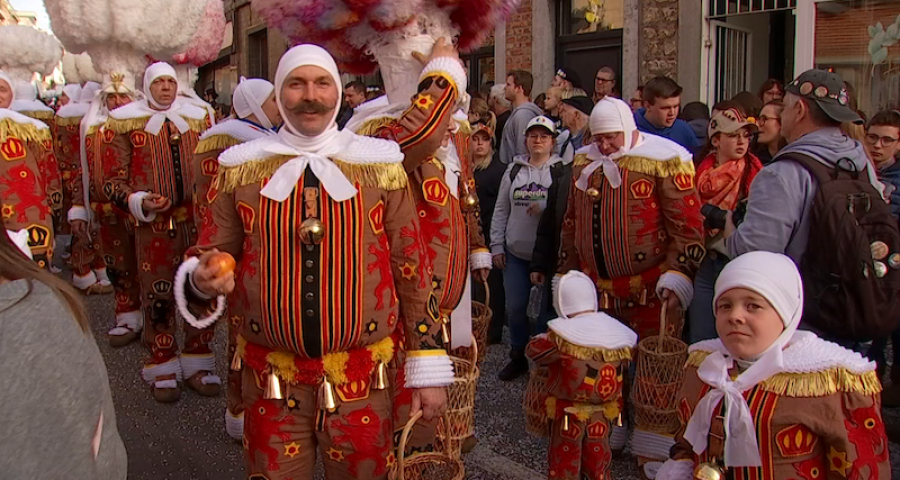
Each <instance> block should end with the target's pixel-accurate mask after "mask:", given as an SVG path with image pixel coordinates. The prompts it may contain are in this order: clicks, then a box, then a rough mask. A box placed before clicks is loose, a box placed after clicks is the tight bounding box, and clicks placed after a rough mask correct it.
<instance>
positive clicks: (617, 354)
mask: <svg viewBox="0 0 900 480" xmlns="http://www.w3.org/2000/svg"><path fill="white" fill-rule="evenodd" d="M547 339H548V340H550V341H551V342H553V343H555V344H556V348H558V349H559V351H560V352H562V353H565V354H566V355H570V356H573V357H575V358H577V359H579V360H595V361H598V362H622V361H630V360H631V355H632V349H631V347H624V348H619V349H616V350H610V349H607V348H599V347H582V346H580V345H575V344H574V343H572V342H569V341H567V340H566V339H564V338H562V337H560V336H559V335H556V334H554V333H553V332H550V334H549V335H547Z"/></svg>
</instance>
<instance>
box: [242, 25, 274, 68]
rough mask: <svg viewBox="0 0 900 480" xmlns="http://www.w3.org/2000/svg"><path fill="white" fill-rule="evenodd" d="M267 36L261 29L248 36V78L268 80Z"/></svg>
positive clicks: (265, 31)
mask: <svg viewBox="0 0 900 480" xmlns="http://www.w3.org/2000/svg"><path fill="white" fill-rule="evenodd" d="M268 37H269V35H268V30H267V29H266V28H261V29H259V30H257V31H254V32H251V33H250V35H248V42H247V46H248V48H247V60H248V61H247V67H248V68H247V73H248V75H249V76H250V78H265V79H268V78H269V38H268Z"/></svg>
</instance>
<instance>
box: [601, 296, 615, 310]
mask: <svg viewBox="0 0 900 480" xmlns="http://www.w3.org/2000/svg"><path fill="white" fill-rule="evenodd" d="M611 306H612V302H611V301H610V299H609V293H607V292H603V293H601V294H600V309H601V310H609V308H610V307H611Z"/></svg>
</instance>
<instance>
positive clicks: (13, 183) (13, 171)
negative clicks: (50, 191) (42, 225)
mask: <svg viewBox="0 0 900 480" xmlns="http://www.w3.org/2000/svg"><path fill="white" fill-rule="evenodd" d="M8 175H9V178H0V184H3V185H6V186H7V187H9V190H8V191H7V193H6V196H9V195H10V194H14V195H16V196H17V197H18V198H19V203H17V204H16V210H17V211H18V212H19V215H18V220H17V221H18V222H27V221H28V215H26V214H25V210H26V209H29V208H31V207H36V208H37V209H38V212H40V219H41V220H44V219H46V218H47V214H48V213H50V209H49V208H47V206H46V205H44V204H43V201H44V195H42V193H43V192H41V190H42V189H41V188H39V186H38V181H37V177H36V176H35V175H34V172H32V171H31V169H29V168H28V167H27V166H26V165H25V164H19V165H16V166H15V167H13V168H10V169H9V172H8Z"/></svg>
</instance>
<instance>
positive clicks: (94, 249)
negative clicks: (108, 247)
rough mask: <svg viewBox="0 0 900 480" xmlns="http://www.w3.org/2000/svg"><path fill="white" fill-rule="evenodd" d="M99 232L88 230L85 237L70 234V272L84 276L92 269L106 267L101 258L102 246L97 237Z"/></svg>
mask: <svg viewBox="0 0 900 480" xmlns="http://www.w3.org/2000/svg"><path fill="white" fill-rule="evenodd" d="M98 236H99V232H98V231H96V230H95V231H92V232H90V237H88V238H87V239H85V238H81V237H79V236H78V235H73V236H72V259H71V262H72V273H74V274H75V275H78V276H85V275H88V274H89V273H91V271H93V270H102V269H104V268H106V262H105V261H104V259H103V248H102V246H101V243H100V239H99V238H98Z"/></svg>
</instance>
